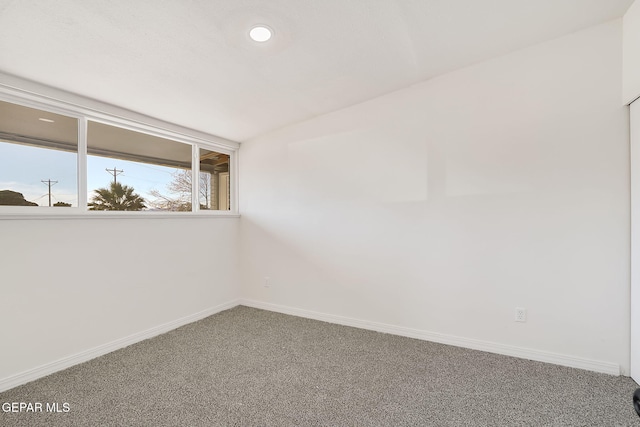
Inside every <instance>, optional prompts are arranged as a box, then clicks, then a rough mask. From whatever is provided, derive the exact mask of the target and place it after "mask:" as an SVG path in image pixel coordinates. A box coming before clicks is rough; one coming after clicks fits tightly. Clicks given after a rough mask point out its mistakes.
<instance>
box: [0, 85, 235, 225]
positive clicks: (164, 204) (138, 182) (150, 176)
mask: <svg viewBox="0 0 640 427" xmlns="http://www.w3.org/2000/svg"><path fill="white" fill-rule="evenodd" d="M0 89H1V88H0ZM25 104H29V105H30V106H29V107H27V106H23V105H19V104H18V103H12V102H6V101H0V215H2V214H4V213H7V212H10V213H14V212H20V213H25V214H28V213H29V212H31V211H32V210H34V209H35V206H41V207H47V208H48V207H52V208H53V207H66V208H72V209H66V210H65V212H75V213H76V214H83V215H96V214H97V213H96V212H95V211H129V212H132V211H136V212H150V213H151V212H166V213H169V212H211V213H213V212H214V211H222V212H227V213H231V211H232V210H233V209H235V207H234V203H233V197H232V194H233V192H232V183H233V179H232V176H231V172H233V168H232V166H231V165H232V160H233V156H234V155H235V148H236V147H234V146H231V147H225V146H224V145H221V144H215V143H211V142H209V141H206V140H203V139H201V138H200V137H191V136H188V135H185V134H183V133H181V134H174V133H173V132H170V131H166V130H163V129H156V128H153V127H151V126H148V125H145V124H140V123H135V122H127V121H126V120H123V119H121V118H117V119H116V118H110V117H107V116H106V115H105V114H100V115H99V117H96V118H94V117H93V116H92V115H91V114H83V111H78V112H77V116H76V117H72V116H74V115H76V112H75V111H71V112H70V113H69V116H66V115H64V114H60V113H64V112H66V109H65V110H64V111H61V110H60V109H58V108H55V107H54V108H51V110H52V111H48V109H47V105H44V106H43V108H42V109H39V108H33V106H34V104H37V106H38V107H39V106H40V105H39V104H38V103H35V102H33V101H29V102H25ZM54 111H55V112H54ZM194 176H198V177H199V179H193V177H194ZM8 206H13V207H8ZM17 207H20V208H17ZM16 209H18V211H16ZM35 210H37V209H35ZM60 211H61V210H60V209H55V210H53V209H52V210H47V209H40V212H50V213H51V214H54V213H56V214H57V213H59V212H60ZM84 212H86V213H84ZM98 215H100V214H98Z"/></svg>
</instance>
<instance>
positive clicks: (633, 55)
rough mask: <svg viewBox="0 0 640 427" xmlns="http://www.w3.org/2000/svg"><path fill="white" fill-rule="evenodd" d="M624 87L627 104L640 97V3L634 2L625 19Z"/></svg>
mask: <svg viewBox="0 0 640 427" xmlns="http://www.w3.org/2000/svg"><path fill="white" fill-rule="evenodd" d="M623 52H624V57H623V76H624V77H623V87H622V98H623V100H624V102H625V104H629V103H630V102H632V101H633V100H634V99H636V98H638V97H640V1H636V2H634V3H633V4H632V5H631V7H629V9H628V10H627V13H625V15H624V18H623Z"/></svg>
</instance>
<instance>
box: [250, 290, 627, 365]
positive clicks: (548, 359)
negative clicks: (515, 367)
mask: <svg viewBox="0 0 640 427" xmlns="http://www.w3.org/2000/svg"><path fill="white" fill-rule="evenodd" d="M240 305H244V306H247V307H254V308H260V309H263V310H269V311H275V312H278V313H283V314H290V315H293V316H298V317H305V318H308V319H315V320H321V321H324V322H329V323H336V324H339V325H345V326H353V327H355V328H361V329H369V330H372V331H377V332H385V333H388V334H394V335H400V336H404V337H409V338H416V339H420V340H425V341H433V342H437V343H441V344H448V345H454V346H457V347H464V348H470V349H473V350H480V351H486V352H489V353H496V354H502V355H505V356H513V357H518V358H521V359H528V360H535V361H537V362H545V363H553V364H555V365H561V366H567V367H570V368H578V369H585V370H588V371H594V372H600V373H603V374H609V375H616V376H617V375H620V373H621V371H620V365H618V364H615V363H609V362H600V361H597V360H589V359H583V358H579V357H573V356H566V355H563V354H556V353H550V352H546V351H540V350H534V349H530V348H523V347H516V346H511V345H505V344H498V343H493V342H489V341H482V340H476V339H472V338H463V337H457V336H453V335H447V334H440V333H437V332H429V331H423V330H419V329H412V328H405V327H401V326H394V325H388V324H385V323H378V322H370V321H365V320H360V319H353V318H349V317H343V316H336V315H333V314H325V313H320V312H316V311H310V310H303V309H299V308H293V307H287V306H282V305H277V304H271V303H266V302H262V301H255V300H250V299H241V300H240Z"/></svg>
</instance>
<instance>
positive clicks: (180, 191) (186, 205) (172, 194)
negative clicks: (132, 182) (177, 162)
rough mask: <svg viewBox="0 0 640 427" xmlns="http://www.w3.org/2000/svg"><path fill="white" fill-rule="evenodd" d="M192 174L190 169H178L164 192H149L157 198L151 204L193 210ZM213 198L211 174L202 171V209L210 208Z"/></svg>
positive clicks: (177, 209) (175, 209)
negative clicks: (165, 192)
mask: <svg viewBox="0 0 640 427" xmlns="http://www.w3.org/2000/svg"><path fill="white" fill-rule="evenodd" d="M192 176H193V173H192V171H190V170H185V169H178V170H176V171H175V172H174V173H173V178H172V180H171V182H170V183H169V184H167V187H166V191H167V193H168V194H164V193H162V192H160V191H158V190H155V189H154V190H151V191H150V192H149V194H151V196H153V197H155V200H153V201H151V202H150V203H149V204H150V205H151V207H153V208H156V209H162V210H167V211H174V212H176V211H177V212H180V211H191V189H192ZM210 199H211V174H210V173H208V172H200V197H199V201H200V209H209V208H210Z"/></svg>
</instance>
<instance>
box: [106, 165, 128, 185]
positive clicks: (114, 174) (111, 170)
mask: <svg viewBox="0 0 640 427" xmlns="http://www.w3.org/2000/svg"><path fill="white" fill-rule="evenodd" d="M105 170H106V171H107V172H109V174H111V175H113V184H114V185H115V184H116V177H117V176H118V175H120V174H121V173H122V172H124V171H123V170H120V169H116V168H115V167H114V168H113V169H105Z"/></svg>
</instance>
